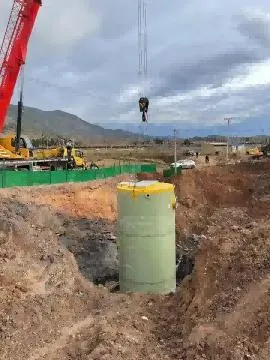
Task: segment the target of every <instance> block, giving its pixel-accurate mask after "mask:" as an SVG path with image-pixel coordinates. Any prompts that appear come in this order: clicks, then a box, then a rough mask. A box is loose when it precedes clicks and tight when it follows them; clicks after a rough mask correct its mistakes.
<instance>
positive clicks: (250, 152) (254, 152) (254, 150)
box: [246, 146, 263, 159]
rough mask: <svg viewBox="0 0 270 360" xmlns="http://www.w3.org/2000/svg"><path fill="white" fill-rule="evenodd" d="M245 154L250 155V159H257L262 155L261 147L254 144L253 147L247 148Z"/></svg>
mask: <svg viewBox="0 0 270 360" xmlns="http://www.w3.org/2000/svg"><path fill="white" fill-rule="evenodd" d="M246 154H247V155H250V156H251V157H252V159H259V158H261V157H262V156H263V152H262V151H261V149H260V148H259V147H258V146H256V147H254V148H248V149H247V151H246Z"/></svg>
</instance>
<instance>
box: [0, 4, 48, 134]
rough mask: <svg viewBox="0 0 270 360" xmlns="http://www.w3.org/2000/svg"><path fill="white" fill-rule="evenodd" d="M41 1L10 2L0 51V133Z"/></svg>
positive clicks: (23, 62)
mask: <svg viewBox="0 0 270 360" xmlns="http://www.w3.org/2000/svg"><path fill="white" fill-rule="evenodd" d="M41 5H42V1H41V0H14V1H13V6H12V10H11V13H10V16H9V21H8V25H7V28H6V32H5V35H4V39H3V42H2V45H1V48H0V132H2V131H3V128H4V126H5V120H6V116H7V112H8V109H9V105H10V102H11V98H12V95H13V92H14V88H15V85H16V82H17V79H18V76H19V73H20V69H21V67H22V65H24V64H25V59H26V54H27V46H28V42H29V39H30V36H31V33H32V30H33V27H34V24H35V20H36V16H37V14H38V11H39V9H40V7H41Z"/></svg>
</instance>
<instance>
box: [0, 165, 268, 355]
mask: <svg viewBox="0 0 270 360" xmlns="http://www.w3.org/2000/svg"><path fill="white" fill-rule="evenodd" d="M145 177H146V176H145ZM149 177H151V176H149V175H148V176H147V178H149ZM117 181H119V180H107V181H106V182H95V183H88V184H83V185H78V184H76V185H75V184H74V185H65V186H63V187H62V186H54V187H41V188H35V189H34V188H33V189H10V190H3V191H1V193H0V197H1V202H2V207H1V221H0V304H1V305H0V359H5V360H19V359H20V360H26V359H28V360H34V359H36V360H38V359H39V360H40V359H46V360H58V359H60V360H62V359H63V360H66V359H67V360H68V359H74V360H75V359H76V360H77V359H84V360H86V359H87V360H90V359H120V360H121V359H134V360H136V359H179V360H181V359H186V360H196V359H207V360H208V359H210V360H212V359H213V360H242V359H243V360H244V359H256V360H257V359H258V360H266V359H269V358H270V346H269V343H270V340H269V335H270V333H269V332H270V321H269V319H270V317H269V310H270V309H269V307H270V305H269V304H270V302H269V300H270V299H269V294H270V271H269V267H270V255H269V254H270V216H269V215H270V211H269V209H270V186H269V184H270V163H269V162H265V163H252V164H251V163H249V164H240V165H235V166H229V167H208V168H204V169H201V170H198V171H197V170H195V171H187V172H185V173H184V174H183V175H181V176H179V177H178V178H177V179H175V180H174V183H175V185H176V194H177V197H178V201H179V206H178V208H177V211H176V219H177V231H178V241H179V242H182V241H184V238H185V236H186V235H188V234H191V233H197V234H200V235H202V234H203V235H204V236H203V237H201V240H200V244H199V248H198V250H197V253H196V261H195V267H194V270H193V273H192V274H191V275H189V276H187V277H186V278H185V279H184V281H183V282H182V284H181V286H180V287H179V289H178V292H177V293H176V294H174V295H168V296H150V295H148V296H146V295H138V294H133V295H132V294H129V295H123V294H112V293H110V292H109V291H108V290H107V289H106V288H104V287H103V286H94V285H93V284H92V283H91V282H89V281H88V280H87V279H86V278H85V277H83V276H82V274H81V272H80V271H79V268H80V264H79V262H78V258H76V256H75V255H73V254H72V253H71V252H70V251H68V248H66V247H65V246H63V245H62V244H63V243H62V240H61V238H62V236H67V235H68V236H69V241H71V239H72V240H73V243H74V242H77V243H78V244H80V245H81V244H85V243H86V242H88V243H89V242H91V241H94V239H96V236H99V237H102V238H106V240H107V241H109V240H110V241H113V238H114V236H113V235H114V232H115V219H116V192H115V186H116V182H117ZM101 186H102V187H101ZM89 255H90V254H89ZM78 266H79V268H78Z"/></svg>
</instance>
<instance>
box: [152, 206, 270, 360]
mask: <svg viewBox="0 0 270 360" xmlns="http://www.w3.org/2000/svg"><path fill="white" fill-rule="evenodd" d="M209 222H210V226H209V227H208V230H207V232H206V237H205V239H204V241H203V242H201V245H200V249H199V251H198V253H197V256H196V262H195V267H194V271H193V273H192V276H189V277H187V278H186V279H185V280H184V282H183V283H182V284H181V287H180V289H179V292H178V294H177V295H176V296H173V297H170V298H168V299H167V301H166V304H164V302H163V300H162V299H161V300H160V303H159V306H158V309H159V311H158V312H157V313H156V315H157V320H156V323H157V324H158V325H157V327H156V331H157V336H159V337H161V338H163V340H164V348H166V349H167V351H168V352H169V353H170V356H171V358H177V359H188V360H189V359H190V360H193V359H213V360H225V359H231V360H241V359H258V360H259V359H260V360H266V359H269V357H270V347H269V342H268V340H269V336H270V316H269V311H270V301H269V300H270V277H269V271H270V220H269V219H268V220H260V221H258V222H254V219H252V218H250V217H249V216H248V214H247V212H245V211H244V210H241V209H235V208H231V209H220V210H218V211H217V212H216V213H215V214H214V215H213V216H212V217H211V219H210V220H209Z"/></svg>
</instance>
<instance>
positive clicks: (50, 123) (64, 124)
mask: <svg viewBox="0 0 270 360" xmlns="http://www.w3.org/2000/svg"><path fill="white" fill-rule="evenodd" d="M16 118H17V106H15V105H11V106H10V109H9V113H8V117H7V122H6V127H5V132H11V131H12V132H14V131H15V127H16ZM22 132H23V133H24V134H27V135H28V136H29V137H31V138H40V137H41V136H42V135H46V136H50V137H53V136H59V137H63V138H73V139H75V140H78V141H82V142H84V143H100V142H104V141H114V142H117V141H123V140H126V139H130V140H132V139H133V138H134V137H135V136H136V135H135V134H134V133H131V132H129V131H125V130H121V129H115V130H110V129H104V128H103V127H102V126H99V125H93V124H90V123H88V122H86V121H84V120H82V119H80V118H79V117H78V116H75V115H72V114H69V113H67V112H64V111H60V110H55V111H43V110H39V109H35V108H31V107H24V113H23V124H22Z"/></svg>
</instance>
